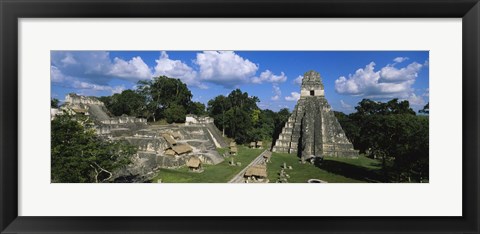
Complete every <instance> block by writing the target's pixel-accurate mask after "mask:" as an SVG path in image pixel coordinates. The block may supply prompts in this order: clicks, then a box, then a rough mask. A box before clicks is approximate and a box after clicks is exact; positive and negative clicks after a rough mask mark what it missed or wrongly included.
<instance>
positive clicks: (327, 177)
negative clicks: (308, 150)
mask: <svg viewBox="0 0 480 234" xmlns="http://www.w3.org/2000/svg"><path fill="white" fill-rule="evenodd" d="M284 162H285V163H286V164H287V166H292V167H293V169H292V170H289V169H287V170H285V171H286V172H287V174H288V175H290V178H289V179H288V182H289V183H305V182H307V180H308V179H320V180H324V181H327V182H329V183H365V182H380V181H381V178H382V177H381V170H380V168H381V167H380V164H379V162H378V161H377V160H374V159H370V158H367V157H364V156H360V157H359V158H358V159H350V158H332V157H325V159H324V161H323V163H321V165H318V166H314V165H312V164H310V163H306V164H301V163H300V162H299V158H298V157H297V156H296V155H293V154H286V153H275V152H274V153H273V154H272V158H271V162H270V163H268V164H267V165H268V168H267V169H268V179H269V180H270V182H271V183H275V182H276V181H277V179H278V173H279V172H280V169H281V166H282V165H283V163H284Z"/></svg>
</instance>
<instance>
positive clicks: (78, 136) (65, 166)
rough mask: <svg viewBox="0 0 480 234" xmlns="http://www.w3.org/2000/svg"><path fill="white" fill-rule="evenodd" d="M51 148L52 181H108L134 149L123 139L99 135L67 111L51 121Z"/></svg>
mask: <svg viewBox="0 0 480 234" xmlns="http://www.w3.org/2000/svg"><path fill="white" fill-rule="evenodd" d="M51 149H52V151H51V181H52V182H53V183H100V182H109V181H110V180H111V179H112V174H113V173H114V171H115V170H116V169H118V168H121V167H123V166H126V165H128V164H129V163H130V157H131V155H133V154H135V153H136V150H137V149H136V147H134V146H132V145H130V144H128V143H127V142H122V141H106V140H103V139H101V138H99V137H98V136H97V135H96V134H95V133H94V131H93V130H92V129H88V128H85V127H84V126H83V125H82V124H80V123H79V121H78V120H76V119H74V118H73V117H72V116H69V115H67V114H64V115H59V116H57V117H56V118H55V119H54V120H52V122H51Z"/></svg>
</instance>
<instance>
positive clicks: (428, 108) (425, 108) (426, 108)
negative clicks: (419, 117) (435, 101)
mask: <svg viewBox="0 0 480 234" xmlns="http://www.w3.org/2000/svg"><path fill="white" fill-rule="evenodd" d="M418 113H420V114H426V115H428V114H429V113H430V103H427V105H425V106H424V107H423V109H421V110H419V111H418Z"/></svg>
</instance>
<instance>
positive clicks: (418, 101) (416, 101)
mask: <svg viewBox="0 0 480 234" xmlns="http://www.w3.org/2000/svg"><path fill="white" fill-rule="evenodd" d="M407 100H408V102H409V103H410V105H412V106H424V105H425V104H427V103H426V102H425V100H424V99H423V97H422V96H417V95H415V93H412V94H411V95H410V96H409V97H408V98H407Z"/></svg>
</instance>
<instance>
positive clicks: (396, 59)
mask: <svg viewBox="0 0 480 234" xmlns="http://www.w3.org/2000/svg"><path fill="white" fill-rule="evenodd" d="M407 60H409V58H408V57H396V58H394V59H393V61H394V62H396V63H401V62H403V61H407Z"/></svg>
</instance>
